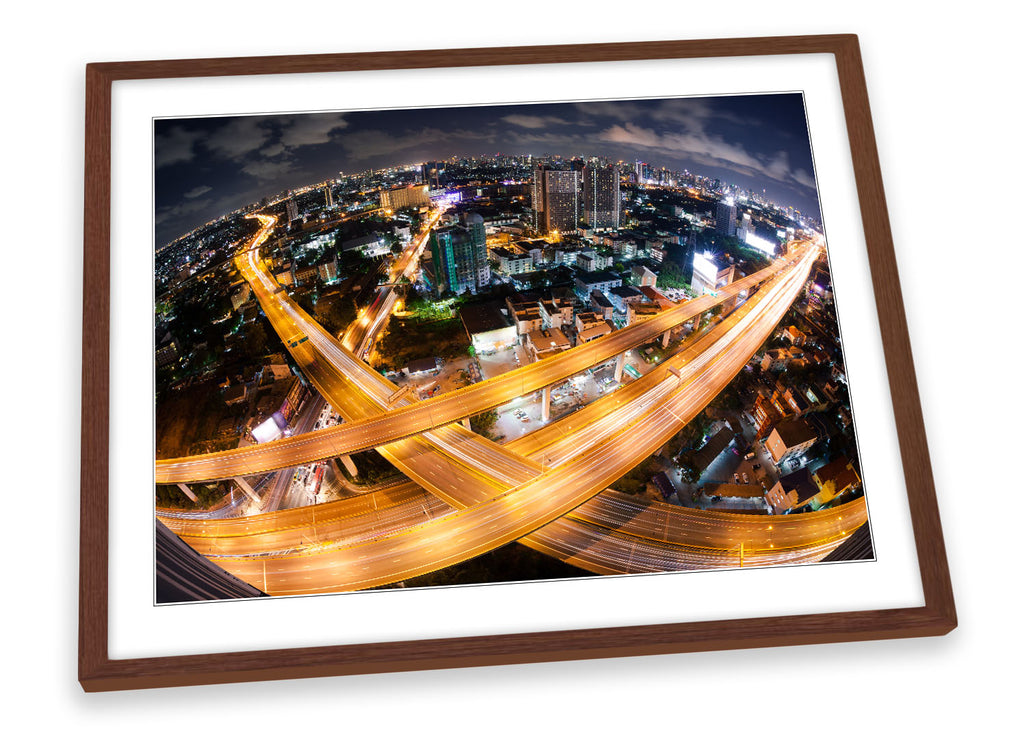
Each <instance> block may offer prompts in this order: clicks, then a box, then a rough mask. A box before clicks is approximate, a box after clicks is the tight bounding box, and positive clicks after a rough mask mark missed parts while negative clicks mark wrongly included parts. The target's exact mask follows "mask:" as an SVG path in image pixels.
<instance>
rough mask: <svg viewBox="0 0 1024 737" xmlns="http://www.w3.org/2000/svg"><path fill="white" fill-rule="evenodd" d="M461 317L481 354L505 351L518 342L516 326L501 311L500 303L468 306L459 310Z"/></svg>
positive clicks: (470, 337) (471, 339) (472, 341)
mask: <svg viewBox="0 0 1024 737" xmlns="http://www.w3.org/2000/svg"><path fill="white" fill-rule="evenodd" d="M459 317H460V318H461V319H462V325H463V327H465V328H466V334H467V335H468V336H469V340H470V342H471V343H472V345H473V348H474V349H476V350H477V351H478V352H480V353H492V352H494V351H497V350H504V349H506V348H510V347H511V346H513V345H515V344H516V343H517V342H518V338H519V336H518V334H517V333H516V326H515V325H514V324H513V323H512V321H511V320H510V319H509V318H508V317H506V316H505V313H504V312H502V311H501V307H500V303H499V302H485V303H483V304H474V305H466V306H464V307H462V308H461V309H460V310H459Z"/></svg>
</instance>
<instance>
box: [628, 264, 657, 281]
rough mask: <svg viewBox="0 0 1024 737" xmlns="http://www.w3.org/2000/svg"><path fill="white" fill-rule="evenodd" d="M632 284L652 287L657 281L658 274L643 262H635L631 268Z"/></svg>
mask: <svg viewBox="0 0 1024 737" xmlns="http://www.w3.org/2000/svg"><path fill="white" fill-rule="evenodd" d="M631 272H632V275H633V284H634V286H637V287H653V286H655V285H656V284H657V283H658V275H657V274H655V273H654V272H653V271H651V270H650V269H648V268H647V267H646V266H644V265H643V264H637V265H635V266H634V267H633V268H632V269H631Z"/></svg>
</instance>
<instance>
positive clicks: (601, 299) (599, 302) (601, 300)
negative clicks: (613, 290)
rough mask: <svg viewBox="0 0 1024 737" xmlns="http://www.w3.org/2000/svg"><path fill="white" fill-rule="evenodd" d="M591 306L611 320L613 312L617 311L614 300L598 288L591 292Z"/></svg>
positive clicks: (604, 317) (603, 316)
mask: <svg viewBox="0 0 1024 737" xmlns="http://www.w3.org/2000/svg"><path fill="white" fill-rule="evenodd" d="M590 306H591V307H593V308H594V312H596V313H598V314H599V315H601V317H602V318H603V319H605V320H611V319H612V313H613V312H615V305H613V304H612V301H611V300H610V299H608V297H606V296H605V294H604V292H598V291H597V290H594V291H593V292H591V293H590Z"/></svg>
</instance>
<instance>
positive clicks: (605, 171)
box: [583, 164, 620, 228]
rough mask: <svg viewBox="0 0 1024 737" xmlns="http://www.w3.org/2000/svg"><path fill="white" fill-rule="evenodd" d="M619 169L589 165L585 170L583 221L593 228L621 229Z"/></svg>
mask: <svg viewBox="0 0 1024 737" xmlns="http://www.w3.org/2000/svg"><path fill="white" fill-rule="evenodd" d="M619 205H620V198H619V169H618V167H616V166H597V165H594V164H587V165H586V166H585V167H584V168H583V220H584V221H585V222H586V224H587V225H589V226H590V227H591V228H618V227H619Z"/></svg>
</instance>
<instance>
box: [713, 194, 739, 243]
mask: <svg viewBox="0 0 1024 737" xmlns="http://www.w3.org/2000/svg"><path fill="white" fill-rule="evenodd" d="M715 230H717V231H718V232H719V233H721V234H722V235H736V204H735V203H734V202H733V201H732V199H731V198H730V199H725V200H721V201H720V202H719V203H718V212H717V214H716V215H715Z"/></svg>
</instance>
